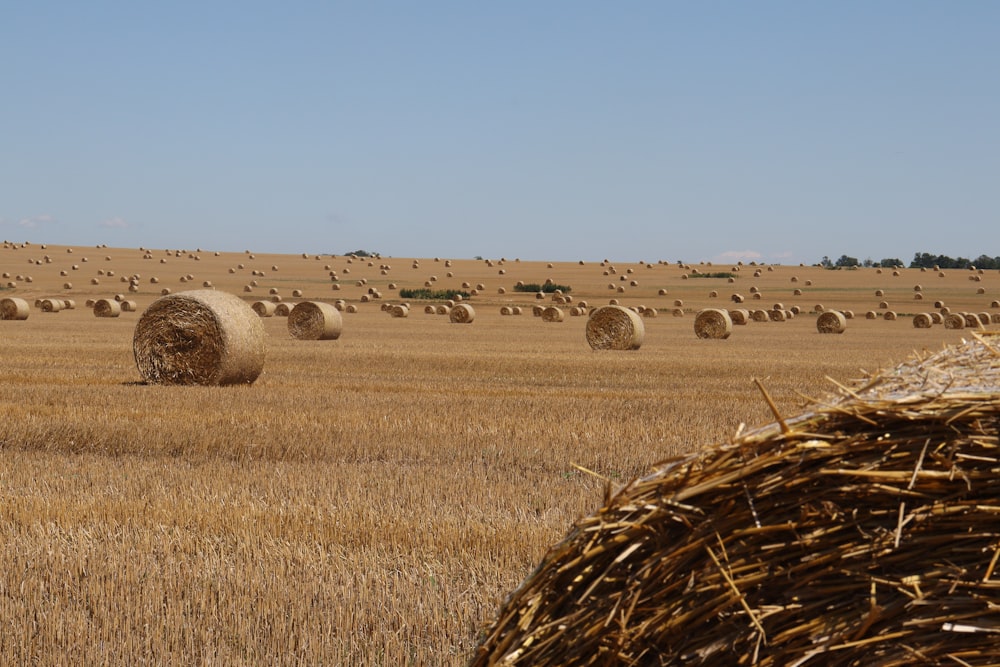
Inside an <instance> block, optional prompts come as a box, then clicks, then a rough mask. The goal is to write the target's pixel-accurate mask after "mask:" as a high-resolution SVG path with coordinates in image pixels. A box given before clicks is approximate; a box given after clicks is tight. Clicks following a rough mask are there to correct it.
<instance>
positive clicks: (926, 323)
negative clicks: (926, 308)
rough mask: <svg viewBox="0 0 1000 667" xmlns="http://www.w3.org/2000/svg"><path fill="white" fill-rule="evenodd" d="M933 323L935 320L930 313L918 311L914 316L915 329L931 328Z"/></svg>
mask: <svg viewBox="0 0 1000 667" xmlns="http://www.w3.org/2000/svg"><path fill="white" fill-rule="evenodd" d="M933 324H934V320H933V319H931V316H930V314H929V313H917V314H916V315H914V316H913V328H914V329H930V328H931V326H932V325H933Z"/></svg>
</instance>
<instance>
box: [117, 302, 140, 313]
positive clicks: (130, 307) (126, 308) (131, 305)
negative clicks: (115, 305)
mask: <svg viewBox="0 0 1000 667" xmlns="http://www.w3.org/2000/svg"><path fill="white" fill-rule="evenodd" d="M120 305H121V307H122V312H123V313H134V312H135V311H136V309H137V308H138V304H137V303H136V302H135V301H132V300H130V299H122V300H121V302H120Z"/></svg>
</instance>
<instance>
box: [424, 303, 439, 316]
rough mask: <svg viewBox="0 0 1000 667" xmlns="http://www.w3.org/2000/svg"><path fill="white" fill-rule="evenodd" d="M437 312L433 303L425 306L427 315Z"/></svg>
mask: <svg viewBox="0 0 1000 667" xmlns="http://www.w3.org/2000/svg"><path fill="white" fill-rule="evenodd" d="M436 313H437V308H435V307H434V306H432V305H426V306H424V314H425V315H434V314H436Z"/></svg>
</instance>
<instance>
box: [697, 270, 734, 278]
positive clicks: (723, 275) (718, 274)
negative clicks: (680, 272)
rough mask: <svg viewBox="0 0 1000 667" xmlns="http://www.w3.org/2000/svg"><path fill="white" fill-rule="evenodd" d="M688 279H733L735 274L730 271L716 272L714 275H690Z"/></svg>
mask: <svg viewBox="0 0 1000 667" xmlns="http://www.w3.org/2000/svg"><path fill="white" fill-rule="evenodd" d="M688 277H689V278H735V277H736V274H735V273H732V272H730V271H716V272H715V273H692V274H691V275H690V276H688Z"/></svg>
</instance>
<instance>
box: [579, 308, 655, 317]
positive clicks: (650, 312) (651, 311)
mask: <svg viewBox="0 0 1000 667" xmlns="http://www.w3.org/2000/svg"><path fill="white" fill-rule="evenodd" d="M583 310H586V309H583ZM640 314H641V315H642V316H643V317H650V318H652V317H659V315H660V311H658V310H657V309H656V308H643V310H642V313H640Z"/></svg>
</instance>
